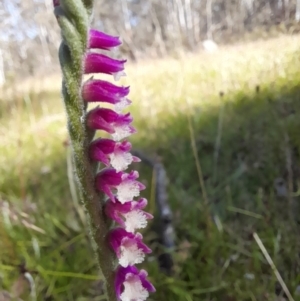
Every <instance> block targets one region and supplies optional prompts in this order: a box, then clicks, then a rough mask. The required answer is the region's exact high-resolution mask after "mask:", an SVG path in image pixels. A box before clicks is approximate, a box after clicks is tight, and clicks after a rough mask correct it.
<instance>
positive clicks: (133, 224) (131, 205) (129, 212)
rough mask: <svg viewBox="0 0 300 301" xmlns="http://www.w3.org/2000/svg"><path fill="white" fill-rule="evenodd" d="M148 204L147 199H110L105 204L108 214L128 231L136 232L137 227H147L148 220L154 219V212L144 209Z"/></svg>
mask: <svg viewBox="0 0 300 301" xmlns="http://www.w3.org/2000/svg"><path fill="white" fill-rule="evenodd" d="M146 206H147V200H146V199H144V198H141V199H140V200H138V201H137V202H136V201H131V202H126V203H124V204H122V203H120V202H119V201H118V200H116V201H115V202H113V201H111V200H109V201H108V202H107V203H106V206H105V213H106V215H107V216H108V217H109V218H111V219H112V220H114V221H116V222H117V223H118V224H119V225H120V226H122V227H124V228H125V229H126V231H128V232H134V231H135V230H136V229H141V228H145V227H146V226H147V220H148V219H152V218H153V216H152V214H150V213H148V212H145V211H143V210H142V209H144V208H145V207H146Z"/></svg>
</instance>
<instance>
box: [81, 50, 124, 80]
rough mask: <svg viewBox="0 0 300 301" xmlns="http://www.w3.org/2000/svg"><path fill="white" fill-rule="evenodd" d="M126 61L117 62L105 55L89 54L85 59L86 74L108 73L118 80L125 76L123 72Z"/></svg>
mask: <svg viewBox="0 0 300 301" xmlns="http://www.w3.org/2000/svg"><path fill="white" fill-rule="evenodd" d="M125 63H126V60H116V59H112V58H111V57H108V56H106V55H104V54H100V53H95V52H88V53H87V55H86V57H85V64H84V73H85V74H90V73H106V74H111V75H113V76H114V77H115V78H116V79H119V78H120V77H121V76H123V75H125V73H124V72H123V70H124V64H125Z"/></svg>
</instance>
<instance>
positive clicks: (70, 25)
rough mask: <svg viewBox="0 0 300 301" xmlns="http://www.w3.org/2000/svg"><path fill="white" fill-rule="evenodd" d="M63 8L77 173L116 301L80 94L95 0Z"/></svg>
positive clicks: (68, 1) (66, 88) (64, 65)
mask: <svg viewBox="0 0 300 301" xmlns="http://www.w3.org/2000/svg"><path fill="white" fill-rule="evenodd" d="M60 2H61V3H60V4H61V8H62V10H60V11H59V15H57V19H58V23H59V25H60V27H61V30H62V37H63V41H62V43H61V46H60V49H59V58H60V64H61V69H62V72H63V83H62V94H63V98H64V103H65V107H66V112H67V118H68V131H69V135H70V140H71V145H72V150H73V157H74V165H75V173H76V177H77V181H78V189H79V192H80V197H81V200H82V202H83V204H84V207H85V209H86V213H87V216H88V220H89V224H90V229H91V236H92V238H93V240H94V242H95V243H94V246H95V252H96V254H97V259H98V263H99V266H100V269H101V272H102V274H103V276H104V278H105V280H106V281H105V282H106V289H107V297H108V300H109V301H117V298H116V293H115V289H114V278H115V275H114V274H115V272H114V270H115V266H116V264H115V261H116V260H115V255H114V254H113V252H112V251H111V250H110V248H109V246H108V243H107V241H106V235H107V233H108V231H109V226H108V225H107V224H106V222H105V218H104V214H103V210H102V207H103V200H104V195H103V194H99V193H98V192H97V191H96V189H95V185H94V183H95V168H94V166H93V164H92V163H91V161H90V159H89V155H88V148H89V144H90V141H91V136H93V135H91V132H90V130H89V129H88V128H87V126H86V121H85V119H86V114H87V112H86V106H85V104H84V102H83V100H82V97H81V83H82V80H83V71H82V70H83V61H84V55H85V51H86V46H87V45H86V44H87V35H88V28H89V21H88V19H89V18H88V17H89V14H90V12H91V8H92V4H93V1H85V3H87V4H89V5H90V6H89V7H87V6H86V7H85V6H84V5H83V2H82V0H60Z"/></svg>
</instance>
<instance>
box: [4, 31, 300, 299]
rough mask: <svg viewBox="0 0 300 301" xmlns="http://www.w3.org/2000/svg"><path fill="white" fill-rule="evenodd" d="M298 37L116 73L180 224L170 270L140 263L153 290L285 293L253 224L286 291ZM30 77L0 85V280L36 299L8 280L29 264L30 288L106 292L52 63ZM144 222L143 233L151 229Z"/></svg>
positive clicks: (91, 294) (291, 269)
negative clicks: (36, 78) (42, 78)
mask: <svg viewBox="0 0 300 301" xmlns="http://www.w3.org/2000/svg"><path fill="white" fill-rule="evenodd" d="M299 46H300V40H299V37H298V36H286V37H281V38H277V39H273V40H269V41H260V42H256V43H249V44H244V45H236V46H230V47H224V48H221V49H220V50H219V51H218V52H216V53H212V54H207V53H200V54H197V55H195V54H194V55H189V54H186V55H184V56H182V57H180V58H177V59H172V58H168V59H164V60H156V61H149V62H141V63H139V64H132V65H130V66H128V77H127V78H126V79H124V80H123V83H124V84H130V85H131V99H132V100H133V106H132V112H133V115H134V117H135V126H136V127H137V128H138V134H136V135H134V136H133V137H132V138H131V141H132V143H133V144H134V146H135V147H136V148H137V149H140V150H142V151H143V152H145V154H148V155H149V156H159V157H160V158H161V160H162V162H163V164H164V165H165V168H166V170H167V173H168V180H169V184H168V192H169V200H170V203H171V206H172V209H173V211H174V225H175V230H176V250H174V252H173V254H172V255H173V257H174V262H175V266H174V275H172V277H169V276H166V275H164V274H162V273H161V272H160V271H159V268H158V264H157V261H156V260H155V259H156V258H155V256H156V253H154V254H153V256H149V257H148V260H147V262H146V263H145V264H144V265H145V267H146V268H147V269H148V271H149V275H150V278H151V280H152V281H153V283H154V284H155V286H156V288H157V293H156V294H153V295H152V296H151V297H150V298H149V300H168V301H173V300H178V301H190V300H195V301H197V300H228V301H231V300H279V299H276V293H278V292H279V291H280V285H279V284H278V283H277V280H276V278H275V276H274V274H273V272H272V269H271V267H270V266H269V265H268V263H267V262H266V260H265V259H264V256H263V255H262V253H261V251H260V249H259V247H258V246H257V244H256V242H255V241H254V239H253V236H252V234H253V233H254V232H257V233H258V235H259V237H260V238H261V239H262V241H263V244H264V245H265V247H266V248H267V250H268V252H269V253H270V256H271V257H272V259H273V261H274V263H275V265H276V267H277V268H278V270H279V272H280V274H281V276H282V277H283V279H284V281H285V283H286V284H287V286H288V288H289V289H290V291H291V293H292V294H293V295H294V292H295V290H296V288H297V286H298V285H299V284H300V258H299V249H300V243H299V240H298V239H297V238H298V234H299V230H300V227H299V219H298V212H299V206H298V202H299V196H298V195H299V193H298V192H297V191H298V190H299V189H300V186H299V180H300V168H299V167H300V165H299V160H300V156H299V154H300V153H299V151H300V138H299V137H300V136H299V129H300V118H299V117H300V73H299V70H300V61H299ZM33 84H34V85H36V82H33V83H29V84H28V83H27V86H25V87H22V88H20V87H16V89H14V88H13V87H11V91H10V92H9V93H5V91H4V92H3V93H2V99H1V103H0V120H1V128H0V206H1V220H0V288H1V289H2V290H7V291H10V292H12V293H15V295H20V296H21V297H22V298H23V299H24V300H31V299H30V296H29V293H28V288H23V289H19V291H21V293H22V294H21V293H20V292H17V289H16V286H17V285H16V280H17V279H19V278H20V271H19V270H20V268H19V267H18V266H19V265H20V264H23V263H24V264H26V268H27V269H28V270H29V272H30V273H31V274H32V276H33V278H34V281H35V286H36V292H37V296H38V300H80V301H83V300H103V298H104V297H103V296H102V283H101V276H100V275H99V273H98V271H97V266H96V263H95V260H94V255H93V251H92V247H91V244H90V243H89V237H88V229H87V227H86V223H85V219H84V215H83V212H82V209H81V207H80V205H78V202H77V200H76V195H75V194H74V188H72V187H70V185H69V184H70V183H72V175H71V173H70V165H68V156H69V148H68V146H67V132H66V120H65V114H64V110H63V105H62V102H61V99H60V95H59V76H57V77H55V78H53V79H51V80H50V81H49V83H48V84H46V85H44V86H41V88H40V89H39V91H34V89H32V85H33ZM195 155H196V158H197V159H196V158H195ZM197 160H199V162H200V166H201V171H202V175H203V179H204V183H205V191H206V194H207V202H208V206H206V205H205V199H204V197H203V191H202V190H201V185H200V180H201V179H199V176H198V172H199V171H198V170H197V164H196V163H197ZM68 168H69V170H68ZM68 171H69V172H68ZM140 174H141V179H142V180H143V181H144V182H146V183H147V185H148V189H147V190H146V192H145V194H144V195H145V196H146V197H148V198H149V200H150V204H149V208H150V211H155V202H154V198H153V195H152V193H153V187H152V171H151V170H149V168H147V167H142V168H141V170H140ZM145 235H146V240H147V241H149V242H150V241H151V239H152V237H153V235H154V234H153V233H152V232H151V230H148V232H146V233H145ZM23 295H24V296H23ZM294 298H295V300H300V298H299V296H296V295H295V296H294Z"/></svg>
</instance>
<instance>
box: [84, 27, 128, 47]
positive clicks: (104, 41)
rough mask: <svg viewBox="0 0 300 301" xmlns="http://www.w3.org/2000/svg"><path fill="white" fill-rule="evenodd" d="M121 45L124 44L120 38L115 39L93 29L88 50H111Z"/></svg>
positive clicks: (90, 33)
mask: <svg viewBox="0 0 300 301" xmlns="http://www.w3.org/2000/svg"><path fill="white" fill-rule="evenodd" d="M121 44H122V42H121V41H120V39H119V37H113V36H110V35H108V34H106V33H104V32H101V31H98V30H95V29H91V30H90V32H89V43H88V48H99V49H105V50H110V49H111V48H113V47H116V46H120V45H121Z"/></svg>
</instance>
